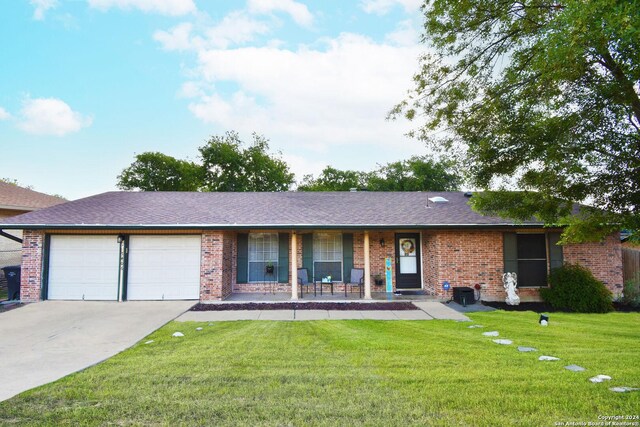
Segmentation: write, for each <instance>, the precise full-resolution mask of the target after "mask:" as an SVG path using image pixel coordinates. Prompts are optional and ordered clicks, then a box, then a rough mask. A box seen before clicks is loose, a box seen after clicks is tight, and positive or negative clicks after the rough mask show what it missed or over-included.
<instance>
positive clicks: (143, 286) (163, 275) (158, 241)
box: [127, 235, 201, 300]
mask: <svg viewBox="0 0 640 427" xmlns="http://www.w3.org/2000/svg"><path fill="white" fill-rule="evenodd" d="M200 239H201V238H200V236H199V235H197V236H130V237H129V273H128V279H127V299H128V300H162V299H165V300H176V299H198V298H199V297H200Z"/></svg>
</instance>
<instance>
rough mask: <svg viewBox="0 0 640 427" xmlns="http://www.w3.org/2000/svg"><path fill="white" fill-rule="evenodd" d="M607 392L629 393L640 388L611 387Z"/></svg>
mask: <svg viewBox="0 0 640 427" xmlns="http://www.w3.org/2000/svg"><path fill="white" fill-rule="evenodd" d="M609 390H611V391H615V392H616V393H627V392H630V391H638V390H640V388H637V387H611V388H610V389H609Z"/></svg>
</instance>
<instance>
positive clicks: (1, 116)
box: [0, 107, 11, 121]
mask: <svg viewBox="0 0 640 427" xmlns="http://www.w3.org/2000/svg"><path fill="white" fill-rule="evenodd" d="M10 118H11V114H9V112H8V111H7V110H5V109H4V108H2V107H0V121H2V120H9V119H10Z"/></svg>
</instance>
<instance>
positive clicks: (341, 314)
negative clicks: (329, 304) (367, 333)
mask: <svg viewBox="0 0 640 427" xmlns="http://www.w3.org/2000/svg"><path fill="white" fill-rule="evenodd" d="M362 313H363V312H362V311H349V310H344V311H337V310H330V311H329V319H333V320H362V319H363V317H362Z"/></svg>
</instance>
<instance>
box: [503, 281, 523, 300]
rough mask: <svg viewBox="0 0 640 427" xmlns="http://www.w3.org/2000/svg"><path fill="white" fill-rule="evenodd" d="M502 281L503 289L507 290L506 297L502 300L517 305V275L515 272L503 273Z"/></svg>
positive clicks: (518, 298)
mask: <svg viewBox="0 0 640 427" xmlns="http://www.w3.org/2000/svg"><path fill="white" fill-rule="evenodd" d="M502 283H503V284H504V290H505V291H506V292H507V298H506V299H505V300H504V301H505V302H506V303H507V304H509V305H519V304H520V297H519V296H518V290H517V287H518V275H517V274H516V273H504V274H503V275H502Z"/></svg>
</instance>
